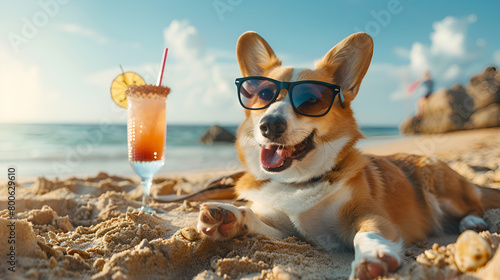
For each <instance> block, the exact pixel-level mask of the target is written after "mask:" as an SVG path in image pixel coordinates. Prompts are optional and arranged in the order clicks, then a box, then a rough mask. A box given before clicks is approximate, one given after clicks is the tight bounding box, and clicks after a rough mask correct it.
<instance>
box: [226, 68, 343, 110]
mask: <svg viewBox="0 0 500 280" xmlns="http://www.w3.org/2000/svg"><path fill="white" fill-rule="evenodd" d="M235 83H236V86H237V88H238V98H239V100H240V104H241V106H243V108H245V109H248V110H261V109H265V108H267V107H268V106H269V105H270V104H271V103H273V102H274V101H275V100H276V98H278V94H279V92H280V90H281V89H286V90H287V91H288V96H289V97H290V101H291V103H292V107H293V109H294V111H295V112H297V113H299V114H301V115H304V116H308V117H322V116H324V115H326V114H327V113H328V112H329V111H330V108H331V107H332V104H333V100H335V97H336V96H337V94H338V95H339V96H340V106H341V107H342V108H344V97H343V95H342V91H341V89H340V87H339V86H337V85H334V84H329V83H325V82H320V81H296V82H280V81H276V80H273V79H270V78H266V77H260V76H252V77H244V78H238V79H236V82H235Z"/></svg>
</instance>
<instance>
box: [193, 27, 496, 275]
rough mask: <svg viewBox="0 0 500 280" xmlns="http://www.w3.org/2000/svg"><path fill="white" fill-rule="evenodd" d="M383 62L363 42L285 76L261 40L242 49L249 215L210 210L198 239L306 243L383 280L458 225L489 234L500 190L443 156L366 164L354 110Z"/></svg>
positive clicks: (244, 41)
mask: <svg viewBox="0 0 500 280" xmlns="http://www.w3.org/2000/svg"><path fill="white" fill-rule="evenodd" d="M372 53H373V41H372V38H371V37H370V36H369V35H368V34H366V33H356V34H353V35H351V36H349V37H347V38H346V39H344V40H343V41H341V42H340V43H338V44H337V45H336V46H335V47H333V48H332V49H331V50H330V51H328V53H327V54H326V55H325V56H324V57H323V58H321V59H320V60H319V61H317V62H316V63H315V67H314V69H302V68H294V67H285V66H282V65H281V61H280V60H279V59H278V58H277V57H276V55H275V53H274V51H273V50H272V49H271V47H270V46H269V44H268V43H267V42H266V41H265V40H264V39H263V38H262V37H261V36H259V35H258V34H257V33H255V32H246V33H244V34H243V35H241V37H240V38H239V40H238V43H237V58H238V64H239V67H240V70H241V74H242V75H243V78H239V79H236V86H237V90H238V98H239V101H240V103H241V105H242V107H244V108H245V115H246V119H245V120H244V122H243V123H242V124H241V126H240V127H239V128H238V132H237V140H236V149H237V151H238V156H239V159H240V160H241V162H242V163H243V165H244V167H245V168H246V171H247V172H246V173H245V174H244V175H243V176H242V177H241V178H239V180H238V181H237V183H236V186H235V192H236V194H237V195H238V198H240V199H244V200H246V201H248V204H247V206H241V207H237V206H234V205H232V204H224V203H204V204H202V205H201V212H200V216H199V219H198V225H197V228H198V230H199V231H200V232H201V233H202V234H203V235H205V236H206V237H207V238H212V239H216V240H229V239H231V238H234V237H237V236H241V235H247V234H260V235H266V236H269V237H279V238H283V237H287V236H297V237H298V238H300V239H302V240H305V241H307V242H309V243H311V244H313V245H316V246H320V247H322V248H324V249H326V250H342V249H344V248H353V249H354V253H355V259H354V261H353V262H352V271H351V274H350V277H351V278H359V279H374V278H376V277H378V276H381V275H386V274H387V273H390V272H394V271H396V270H397V268H398V267H399V266H400V265H401V257H400V253H401V251H402V247H403V246H404V245H405V244H410V243H414V242H416V241H418V240H421V239H425V238H426V237H427V236H428V235H430V234H438V233H440V232H442V231H443V228H444V227H445V225H446V224H448V223H452V224H453V223H455V224H456V225H457V228H459V229H460V230H461V231H464V230H466V229H473V230H476V231H481V230H486V229H487V228H488V226H487V224H486V222H485V221H484V220H483V219H482V218H481V217H482V215H483V213H484V211H485V210H486V209H488V208H500V191H497V190H493V189H488V188H482V187H478V186H476V185H473V184H471V183H470V182H468V181H467V180H466V179H465V178H463V177H461V176H460V175H459V174H457V173H456V172H455V171H453V170H452V169H451V168H449V167H448V166H447V165H446V164H445V163H443V162H441V161H439V160H437V159H434V158H432V157H424V156H415V155H405V154H397V155H393V156H373V155H365V154H362V153H361V152H360V151H359V150H358V149H357V148H356V147H355V144H356V142H357V141H358V140H359V139H360V138H362V137H363V136H362V133H361V132H360V130H359V127H358V125H357V123H356V120H355V118H354V116H353V111H352V109H351V102H353V100H354V98H355V97H356V95H357V93H358V91H359V88H360V85H361V80H362V79H363V77H364V75H365V73H366V72H367V70H368V67H369V65H370V61H371V58H372Z"/></svg>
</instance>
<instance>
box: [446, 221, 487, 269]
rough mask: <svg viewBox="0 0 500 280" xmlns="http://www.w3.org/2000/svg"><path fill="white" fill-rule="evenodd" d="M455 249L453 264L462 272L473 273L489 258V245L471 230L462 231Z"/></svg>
mask: <svg viewBox="0 0 500 280" xmlns="http://www.w3.org/2000/svg"><path fill="white" fill-rule="evenodd" d="M455 247H456V249H455V262H456V264H457V267H458V269H459V270H460V271H462V272H467V271H475V270H476V269H478V268H479V267H482V266H484V265H485V264H486V263H487V262H488V260H489V259H490V258H491V253H492V252H491V247H490V244H488V242H487V241H486V240H485V239H484V238H482V237H481V236H480V235H479V234H478V233H477V232H475V231H472V230H466V231H464V232H463V233H462V234H461V235H460V236H459V237H458V239H457V243H456V246H455Z"/></svg>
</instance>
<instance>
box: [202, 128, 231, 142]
mask: <svg viewBox="0 0 500 280" xmlns="http://www.w3.org/2000/svg"><path fill="white" fill-rule="evenodd" d="M235 140H236V137H235V136H234V135H233V134H232V133H231V132H229V131H228V130H226V129H224V128H222V127H220V126H218V125H214V126H212V127H211V128H209V129H208V130H207V131H206V132H205V133H204V134H203V135H202V136H201V138H200V142H201V143H203V144H206V145H212V144H214V143H215V142H223V143H233V142H234V141H235Z"/></svg>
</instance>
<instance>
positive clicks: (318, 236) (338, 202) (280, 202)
mask: <svg viewBox="0 0 500 280" xmlns="http://www.w3.org/2000/svg"><path fill="white" fill-rule="evenodd" d="M343 183H344V182H342V181H341V182H338V183H336V184H331V183H329V182H317V183H304V184H286V183H278V182H270V183H267V184H265V185H263V186H261V187H260V188H259V189H250V190H247V191H245V192H243V193H242V195H241V196H240V197H241V198H244V199H247V200H249V201H252V202H253V205H252V209H253V210H254V211H255V212H256V213H257V214H264V215H265V216H266V217H267V218H269V215H273V211H279V212H282V213H284V214H286V215H287V216H288V217H289V219H290V221H291V222H292V223H293V225H294V226H295V228H296V229H297V230H298V231H299V232H300V233H301V234H302V235H303V236H304V237H305V238H306V239H308V240H310V241H312V242H313V243H316V244H318V245H320V246H322V247H324V248H326V249H334V247H338V244H337V243H338V240H337V238H335V235H336V234H335V232H336V229H338V212H339V210H340V208H341V207H342V206H343V205H344V204H345V202H347V201H348V200H349V199H350V198H351V192H350V189H348V188H342V186H343ZM325 199H328V203H327V204H322V205H321V207H315V206H318V205H319V204H320V203H322V202H323V201H325ZM313 208H314V209H313ZM309 210H311V211H309ZM307 211H309V212H308V213H307V214H306V213H305V212H307ZM309 215H311V216H309Z"/></svg>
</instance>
